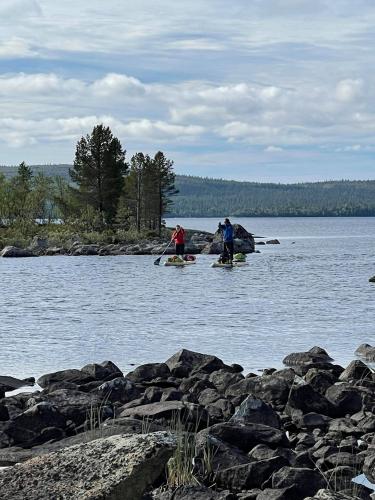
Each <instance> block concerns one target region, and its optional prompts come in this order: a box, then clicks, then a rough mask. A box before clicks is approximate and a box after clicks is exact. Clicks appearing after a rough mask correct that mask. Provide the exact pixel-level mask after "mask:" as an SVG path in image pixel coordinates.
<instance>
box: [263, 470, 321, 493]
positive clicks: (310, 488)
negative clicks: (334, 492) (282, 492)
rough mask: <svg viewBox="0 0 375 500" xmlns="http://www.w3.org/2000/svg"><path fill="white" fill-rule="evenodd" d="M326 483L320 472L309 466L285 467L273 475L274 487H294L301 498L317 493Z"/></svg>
mask: <svg viewBox="0 0 375 500" xmlns="http://www.w3.org/2000/svg"><path fill="white" fill-rule="evenodd" d="M325 485H326V480H325V479H324V477H323V475H322V474H321V473H320V472H318V471H316V470H312V469H307V468H293V467H283V468H281V469H280V470H278V471H277V472H275V473H274V474H273V476H272V488H287V487H293V488H294V490H295V492H296V493H297V492H298V493H299V495H300V498H301V499H303V498H306V497H307V496H310V495H315V493H316V492H317V491H318V490H320V489H321V488H324V486H325Z"/></svg>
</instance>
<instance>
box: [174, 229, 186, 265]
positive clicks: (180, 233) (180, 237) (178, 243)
mask: <svg viewBox="0 0 375 500" xmlns="http://www.w3.org/2000/svg"><path fill="white" fill-rule="evenodd" d="M171 240H172V241H174V243H175V248H176V255H181V257H182V256H183V255H184V253H185V230H184V228H183V227H181V226H180V225H179V224H177V226H176V229H175V230H174V231H173V233H172V238H171Z"/></svg>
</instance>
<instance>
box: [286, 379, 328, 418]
mask: <svg viewBox="0 0 375 500" xmlns="http://www.w3.org/2000/svg"><path fill="white" fill-rule="evenodd" d="M311 412H315V413H321V414H323V415H327V416H332V415H334V414H335V408H334V405H333V404H332V403H330V402H329V401H328V400H327V399H326V398H325V397H324V396H322V395H321V394H320V393H319V392H316V391H314V389H313V388H312V387H311V386H310V385H308V384H303V385H299V386H295V387H293V388H292V389H291V391H290V394H289V398H288V402H287V405H286V407H285V413H286V414H287V415H289V416H291V417H293V418H294V419H298V418H301V416H302V415H304V414H306V413H311Z"/></svg>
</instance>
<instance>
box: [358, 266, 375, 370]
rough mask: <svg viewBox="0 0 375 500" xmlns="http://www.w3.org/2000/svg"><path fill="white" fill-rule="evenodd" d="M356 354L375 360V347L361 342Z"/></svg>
mask: <svg viewBox="0 0 375 500" xmlns="http://www.w3.org/2000/svg"><path fill="white" fill-rule="evenodd" d="M374 278H375V276H374ZM355 354H356V355H357V356H360V357H361V358H363V359H365V360H366V361H375V347H372V346H371V345H370V344H361V345H360V346H359V347H358V349H357V350H356V351H355Z"/></svg>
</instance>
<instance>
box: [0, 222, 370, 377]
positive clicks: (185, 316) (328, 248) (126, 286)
mask: <svg viewBox="0 0 375 500" xmlns="http://www.w3.org/2000/svg"><path fill="white" fill-rule="evenodd" d="M168 222H169V223H170V224H174V223H175V222H176V221H175V220H169V221H168ZM178 222H180V223H181V224H183V225H184V226H185V227H188V228H197V229H201V230H209V231H214V230H215V229H216V226H217V223H218V220H216V219H184V220H182V219H179V221H178ZM234 222H239V223H241V224H243V225H244V226H245V227H246V228H247V229H248V230H249V231H251V232H253V233H255V234H256V235H259V236H265V237H268V238H274V237H277V238H279V239H280V241H281V245H267V246H259V247H258V249H259V250H260V251H261V253H260V254H253V255H250V256H249V258H248V261H249V263H250V265H249V266H248V267H246V268H241V269H240V268H237V269H213V268H210V267H209V264H210V263H211V262H212V261H213V260H214V256H199V257H198V259H199V260H198V263H197V264H196V265H195V266H189V267H186V268H184V269H182V268H170V267H169V268H168V267H163V266H160V267H157V266H154V265H153V260H154V259H155V257H151V256H144V257H143V256H119V257H40V258H35V259H1V260H0V276H1V284H2V300H1V306H0V340H1V349H0V374H7V375H13V376H19V377H26V376H39V375H40V374H42V373H47V372H49V371H55V370H57V369H64V368H70V367H77V368H80V367H81V366H83V365H84V364H86V363H89V362H93V361H97V362H100V361H103V360H105V359H111V360H113V361H114V362H115V363H117V364H118V365H119V366H120V367H121V368H122V369H123V370H124V371H125V372H126V371H128V370H131V369H132V365H133V364H136V365H137V364H142V363H147V362H154V361H164V360H166V359H167V358H168V357H169V356H170V355H171V354H173V353H174V352H176V351H177V350H178V349H180V348H181V347H186V348H188V349H192V350H197V351H200V352H206V353H210V354H215V355H217V356H219V357H221V358H223V359H224V360H225V361H226V362H228V363H231V362H236V363H241V364H242V365H243V366H244V367H245V369H246V370H247V371H249V370H257V369H261V368H265V367H270V366H276V367H278V366H280V364H281V360H282V358H283V357H284V356H285V355H286V354H288V353H289V352H291V351H299V350H305V349H308V348H310V347H312V346H314V345H320V346H322V347H324V348H326V349H327V350H328V351H329V353H330V354H331V355H332V356H333V357H334V358H335V359H336V360H337V361H338V362H340V363H343V364H345V363H347V362H349V361H350V360H351V359H353V352H354V350H355V349H356V347H358V345H359V344H361V343H363V342H368V343H372V344H374V343H375V326H374V318H375V285H371V284H370V283H368V279H369V277H370V276H373V275H374V274H375V218H342V219H337V218H272V219H271V218H267V219H265V218H256V219H236V220H235V221H234Z"/></svg>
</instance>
